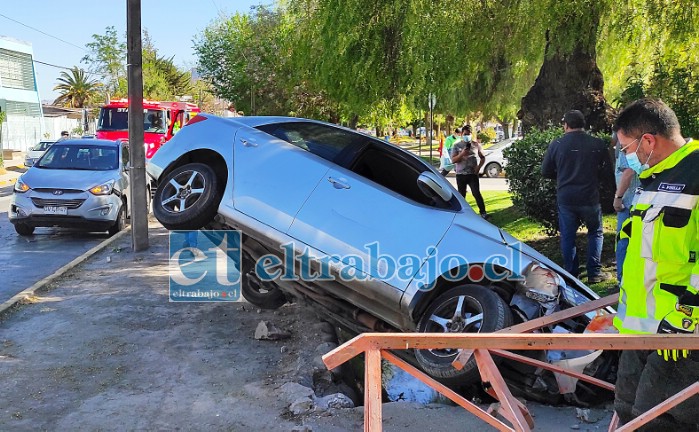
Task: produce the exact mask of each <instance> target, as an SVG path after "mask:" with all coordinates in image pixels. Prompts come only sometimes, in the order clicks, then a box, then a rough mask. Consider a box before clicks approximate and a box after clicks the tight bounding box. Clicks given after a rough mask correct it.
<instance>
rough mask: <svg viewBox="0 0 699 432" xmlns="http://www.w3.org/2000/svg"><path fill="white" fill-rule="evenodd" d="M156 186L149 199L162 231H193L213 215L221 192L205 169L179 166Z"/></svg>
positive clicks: (211, 175) (196, 164) (217, 184)
mask: <svg viewBox="0 0 699 432" xmlns="http://www.w3.org/2000/svg"><path fill="white" fill-rule="evenodd" d="M159 183H160V184H159V185H158V189H157V190H156V191H155V196H154V197H153V214H154V215H155V217H156V218H157V219H158V221H160V223H161V224H163V226H164V227H165V228H167V229H169V230H196V229H199V228H201V227H203V226H204V225H206V224H207V223H209V222H211V220H212V219H213V218H214V216H215V215H216V211H217V209H218V205H219V203H220V202H221V197H222V189H223V188H222V187H220V185H219V182H218V179H217V178H216V174H215V173H214V170H213V169H212V168H210V167H209V166H207V165H204V164H201V163H190V164H187V165H182V166H179V167H177V168H175V169H174V170H172V171H171V172H170V173H169V174H168V175H166V176H165V177H164V178H162V179H161V180H160V182H159Z"/></svg>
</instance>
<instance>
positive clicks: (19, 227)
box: [15, 223, 34, 236]
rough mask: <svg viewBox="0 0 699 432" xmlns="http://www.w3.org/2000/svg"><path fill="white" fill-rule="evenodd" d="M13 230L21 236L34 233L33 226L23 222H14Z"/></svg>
mask: <svg viewBox="0 0 699 432" xmlns="http://www.w3.org/2000/svg"><path fill="white" fill-rule="evenodd" d="M15 231H17V234H19V235H21V236H30V235H32V234H34V227H33V226H30V225H27V224H23V223H18V224H15Z"/></svg>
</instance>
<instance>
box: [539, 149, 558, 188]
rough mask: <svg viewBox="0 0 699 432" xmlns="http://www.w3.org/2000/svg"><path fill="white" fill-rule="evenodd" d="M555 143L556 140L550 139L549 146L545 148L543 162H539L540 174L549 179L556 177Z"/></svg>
mask: <svg viewBox="0 0 699 432" xmlns="http://www.w3.org/2000/svg"><path fill="white" fill-rule="evenodd" d="M555 143H556V141H552V142H551V143H550V144H549V148H548V149H546V154H545V155H544V162H543V163H542V164H541V175H543V176H544V177H546V178H550V179H555V178H556V159H555V152H556V150H555V148H556V146H555Z"/></svg>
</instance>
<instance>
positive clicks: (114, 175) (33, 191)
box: [8, 139, 129, 236]
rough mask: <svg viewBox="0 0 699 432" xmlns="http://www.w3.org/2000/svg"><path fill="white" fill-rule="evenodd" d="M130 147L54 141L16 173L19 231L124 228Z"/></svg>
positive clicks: (14, 209)
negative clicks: (37, 159) (31, 163)
mask: <svg viewBox="0 0 699 432" xmlns="http://www.w3.org/2000/svg"><path fill="white" fill-rule="evenodd" d="M128 160H129V153H128V148H127V145H126V143H124V142H120V141H107V140H94V139H93V140H88V139H69V140H65V141H59V142H56V143H55V144H53V145H52V146H51V147H49V149H48V150H47V151H46V153H45V154H44V155H43V156H42V157H41V159H39V161H38V162H37V163H36V164H34V166H32V167H31V168H29V170H28V171H27V172H26V173H24V174H22V176H20V177H19V178H18V179H17V182H16V183H15V187H14V193H13V194H12V200H11V202H10V208H9V211H8V215H9V219H10V222H12V224H13V225H14V227H15V231H17V233H18V234H19V235H23V236H28V235H32V234H33V233H34V229H35V228H36V227H53V226H57V227H67V228H81V229H86V230H89V231H109V234H112V235H113V234H116V233H117V232H119V231H121V230H122V229H123V228H124V226H125V223H126V218H127V216H128V208H129V207H128V197H129V178H128V175H127V173H126V167H127V166H128Z"/></svg>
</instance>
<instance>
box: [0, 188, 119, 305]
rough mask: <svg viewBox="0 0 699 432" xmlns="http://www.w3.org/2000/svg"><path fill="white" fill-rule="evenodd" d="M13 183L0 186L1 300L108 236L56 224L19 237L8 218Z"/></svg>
mask: <svg viewBox="0 0 699 432" xmlns="http://www.w3.org/2000/svg"><path fill="white" fill-rule="evenodd" d="M12 188H13V186H5V187H2V188H0V243H1V244H2V248H0V266H2V269H3V280H2V284H0V303H3V302H5V301H7V300H9V299H10V298H12V296H14V295H15V294H17V293H18V292H20V291H22V290H23V289H25V288H29V287H30V286H32V285H33V284H34V283H35V282H37V281H39V280H41V279H43V278H44V277H46V276H49V275H50V274H52V273H53V272H55V271H56V270H58V269H59V268H61V267H62V266H63V265H65V264H67V263H69V262H70V261H72V260H73V259H74V258H76V257H78V256H80V255H81V254H82V253H84V252H85V251H87V250H89V249H90V248H92V247H93V246H95V245H97V244H98V243H99V242H101V241H102V240H104V239H105V238H107V234H106V233H85V232H81V231H74V230H68V229H59V228H37V229H36V231H35V232H34V235H33V236H30V237H21V236H19V235H18V234H17V233H16V232H15V229H14V227H13V226H12V224H11V223H10V222H9V220H8V219H7V209H8V208H9V206H10V197H11V195H12Z"/></svg>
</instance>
